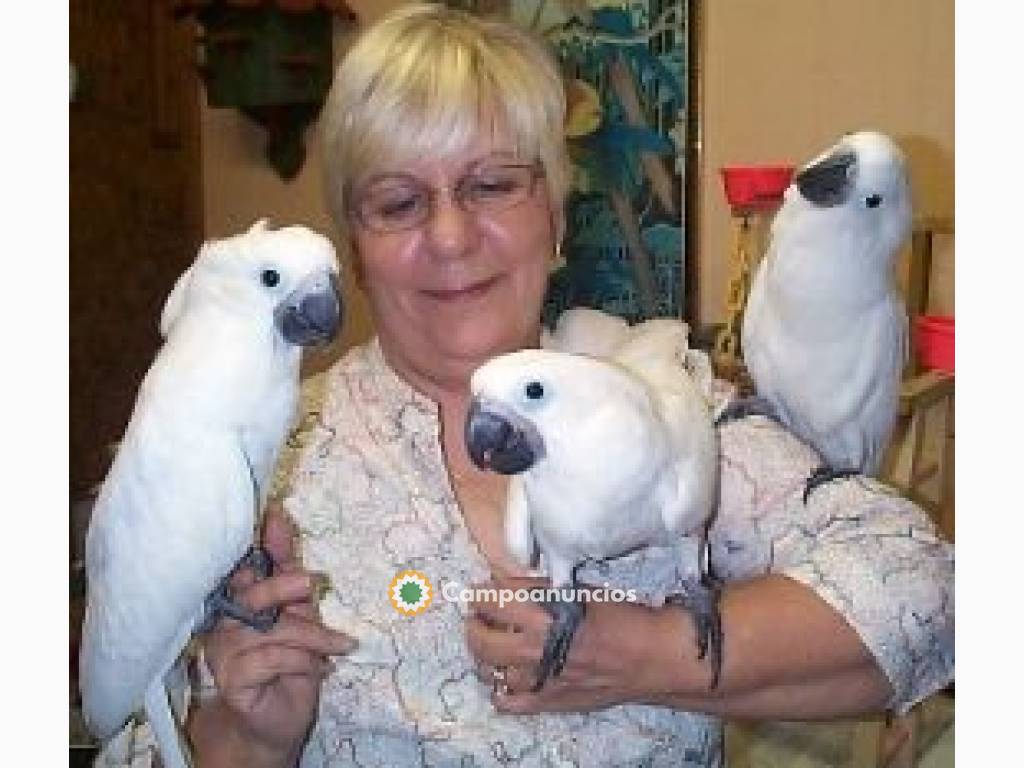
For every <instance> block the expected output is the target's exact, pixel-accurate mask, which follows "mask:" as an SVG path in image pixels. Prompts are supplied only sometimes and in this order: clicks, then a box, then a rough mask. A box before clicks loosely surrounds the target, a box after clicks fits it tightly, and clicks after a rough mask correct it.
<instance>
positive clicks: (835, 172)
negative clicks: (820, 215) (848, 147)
mask: <svg viewBox="0 0 1024 768" xmlns="http://www.w3.org/2000/svg"><path fill="white" fill-rule="evenodd" d="M856 178H857V155H856V154H855V153H853V152H849V151H845V150H842V151H839V152H834V153H832V154H830V155H828V156H826V157H824V158H823V159H821V160H818V161H817V162H814V163H812V164H811V165H808V166H807V167H806V168H804V169H803V170H801V171H800V172H799V173H798V174H797V175H796V186H797V189H799V190H800V194H801V195H803V197H804V198H805V199H806V200H807V201H808V202H811V203H814V204H815V205H817V206H820V207H822V208H830V207H832V206H834V205H839V204H841V203H844V202H846V199H847V198H848V197H849V196H850V192H851V190H852V189H853V187H854V181H855V180H856Z"/></svg>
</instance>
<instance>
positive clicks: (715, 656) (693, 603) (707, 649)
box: [665, 577, 723, 689]
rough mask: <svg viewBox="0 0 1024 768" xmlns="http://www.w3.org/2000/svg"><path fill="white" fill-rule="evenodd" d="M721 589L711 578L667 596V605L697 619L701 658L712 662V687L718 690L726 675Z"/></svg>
mask: <svg viewBox="0 0 1024 768" xmlns="http://www.w3.org/2000/svg"><path fill="white" fill-rule="evenodd" d="M718 597H719V588H718V586H717V585H716V584H715V582H714V581H713V580H712V579H710V578H709V577H704V578H702V579H701V581H700V582H699V583H696V584H690V583H686V584H684V585H683V588H682V590H681V591H680V592H678V593H675V594H671V595H667V596H666V597H665V604H666V605H681V606H683V607H684V608H685V609H686V610H687V611H689V612H690V614H692V616H693V623H694V627H695V630H696V633H697V658H698V659H704V658H708V659H709V660H710V662H711V686H710V687H711V688H712V689H714V688H717V687H718V679H719V677H721V674H722V644H723V634H722V615H721V613H720V612H719V610H718Z"/></svg>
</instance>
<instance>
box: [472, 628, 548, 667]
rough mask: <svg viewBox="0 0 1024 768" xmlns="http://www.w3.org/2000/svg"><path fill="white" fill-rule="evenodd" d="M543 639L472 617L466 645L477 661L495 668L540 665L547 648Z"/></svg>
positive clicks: (539, 636)
mask: <svg viewBox="0 0 1024 768" xmlns="http://www.w3.org/2000/svg"><path fill="white" fill-rule="evenodd" d="M543 637H544V636H543V635H535V634H533V633H526V632H511V631H509V630H507V629H498V628H495V627H494V626H493V625H490V624H488V623H487V622H485V621H483V620H482V619H480V618H479V617H478V616H471V617H469V618H468V619H467V620H466V645H467V646H468V647H469V651H470V653H472V654H473V656H475V657H476V658H477V659H479V660H480V661H482V662H485V663H487V664H490V665H492V666H498V665H511V666H514V665H519V666H530V667H532V666H533V665H535V664H537V661H538V660H539V659H540V656H541V649H542V647H543Z"/></svg>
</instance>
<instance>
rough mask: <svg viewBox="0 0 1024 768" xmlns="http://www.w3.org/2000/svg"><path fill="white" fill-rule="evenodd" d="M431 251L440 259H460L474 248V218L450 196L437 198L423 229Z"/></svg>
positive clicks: (475, 231)
mask: <svg viewBox="0 0 1024 768" xmlns="http://www.w3.org/2000/svg"><path fill="white" fill-rule="evenodd" d="M424 228H425V231H426V236H427V240H428V242H429V243H430V246H431V249H432V250H433V251H434V252H435V253H436V254H437V255H438V256H440V257H443V258H459V257H461V256H464V255H466V253H467V252H468V251H469V250H470V249H472V248H473V247H474V245H475V244H476V238H477V237H478V234H479V233H478V230H477V222H476V217H475V216H474V215H473V214H472V213H469V212H467V211H466V210H465V209H464V208H463V207H462V206H461V205H460V204H459V202H458V201H457V200H456V199H455V198H454V196H452V195H451V194H450V193H442V194H439V195H437V196H436V197H435V198H434V200H433V205H432V206H431V211H430V218H429V219H428V220H427V222H426V224H425V225H424Z"/></svg>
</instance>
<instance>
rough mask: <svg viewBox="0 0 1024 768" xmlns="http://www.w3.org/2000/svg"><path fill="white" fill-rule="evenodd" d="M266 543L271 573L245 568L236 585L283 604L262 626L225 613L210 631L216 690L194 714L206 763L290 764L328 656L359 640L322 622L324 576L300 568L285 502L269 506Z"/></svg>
mask: <svg viewBox="0 0 1024 768" xmlns="http://www.w3.org/2000/svg"><path fill="white" fill-rule="evenodd" d="M263 546H264V547H266V549H267V550H268V551H269V552H270V554H271V555H272V556H273V558H274V564H275V571H274V575H273V576H272V577H270V578H267V579H264V580H262V581H256V580H255V578H254V575H253V573H252V571H251V570H245V571H242V572H240V573H239V574H237V575H236V576H235V579H234V580H233V582H232V592H233V595H234V597H235V599H237V600H239V601H240V602H242V603H243V604H244V605H246V606H247V607H248V608H250V609H253V610H262V609H265V608H270V607H273V606H280V607H281V613H280V618H279V619H278V621H277V623H276V624H275V625H274V627H273V629H271V630H270V631H269V632H265V633H264V632H258V631H256V630H253V629H250V628H249V627H246V626H244V625H242V624H240V623H238V622H236V621H234V620H233V619H221V621H220V622H218V624H217V626H216V627H215V628H214V629H213V631H212V632H210V633H209V634H208V635H207V636H206V637H205V642H204V651H205V655H206V662H207V664H208V665H209V667H210V671H211V672H212V673H213V678H214V680H215V682H216V684H217V691H218V695H217V697H216V698H215V699H214V701H212V702H210V703H208V704H206V705H204V706H203V707H201V708H200V709H199V710H198V711H197V712H196V715H195V718H194V720H193V722H192V728H191V735H192V739H193V743H194V745H195V751H196V754H197V757H198V758H199V762H200V764H202V765H204V766H206V765H229V764H230V765H242V764H245V765H253V766H256V765H293V764H294V763H295V761H296V759H297V758H298V755H299V753H300V751H301V748H302V744H303V741H304V739H305V737H306V735H307V733H308V731H309V729H310V727H311V726H312V724H313V721H314V718H315V716H316V711H317V705H318V702H319V698H320V685H321V683H322V681H323V679H324V678H325V677H326V676H327V674H328V673H329V672H330V669H331V662H330V661H329V660H328V657H330V656H336V655H341V654H345V653H349V652H350V651H352V650H353V649H354V648H355V645H356V643H355V641H354V640H353V639H351V638H350V637H348V636H347V635H344V634H342V633H341V632H336V631H334V630H331V629H328V628H327V627H325V626H324V625H323V624H322V623H321V621H320V619H319V616H318V613H317V607H316V604H317V597H318V592H319V587H320V579H319V578H318V577H317V576H316V575H314V574H312V573H309V572H308V571H304V570H303V569H302V566H301V564H300V563H299V560H298V557H297V555H296V552H295V544H294V541H293V529H292V526H291V523H290V522H289V521H288V519H287V518H286V517H285V516H284V514H283V513H282V512H281V511H280V509H268V511H267V515H266V523H265V528H264V534H263ZM240 760H241V761H242V762H239V761H240Z"/></svg>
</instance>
